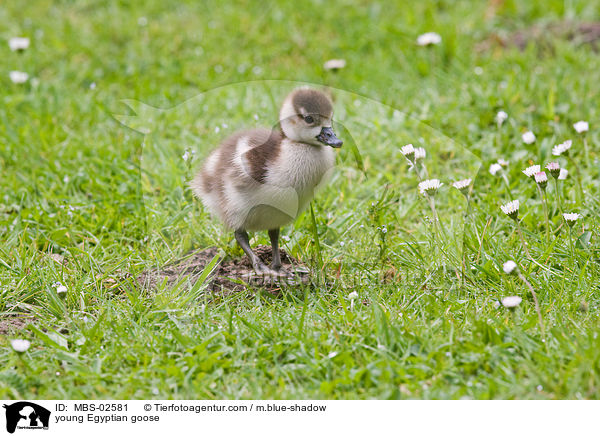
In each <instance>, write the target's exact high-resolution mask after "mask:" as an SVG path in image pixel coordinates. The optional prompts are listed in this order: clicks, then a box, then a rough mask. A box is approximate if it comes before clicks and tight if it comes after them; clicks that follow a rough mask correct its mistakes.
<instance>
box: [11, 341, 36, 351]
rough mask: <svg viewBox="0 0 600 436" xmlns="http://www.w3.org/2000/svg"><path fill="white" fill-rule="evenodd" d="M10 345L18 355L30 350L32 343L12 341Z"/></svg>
mask: <svg viewBox="0 0 600 436" xmlns="http://www.w3.org/2000/svg"><path fill="white" fill-rule="evenodd" d="M10 345H11V346H12V348H13V350H15V351H16V352H17V353H24V352H25V351H27V350H29V347H30V346H31V342H29V341H28V340H27V339H13V340H12V341H10Z"/></svg>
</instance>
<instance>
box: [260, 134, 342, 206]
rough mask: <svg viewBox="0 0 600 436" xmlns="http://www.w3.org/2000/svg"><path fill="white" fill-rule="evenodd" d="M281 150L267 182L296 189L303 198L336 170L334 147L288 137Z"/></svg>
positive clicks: (269, 171)
mask: <svg viewBox="0 0 600 436" xmlns="http://www.w3.org/2000/svg"><path fill="white" fill-rule="evenodd" d="M280 150H281V151H280V152H279V156H278V157H277V159H276V160H275V161H274V162H273V163H272V165H270V166H269V168H268V169H267V177H266V182H267V184H272V185H276V186H281V187H290V188H293V189H294V190H295V191H296V192H297V193H298V196H299V197H300V198H303V197H306V196H307V195H310V196H311V197H312V195H313V191H314V189H315V188H316V187H317V186H318V185H319V184H321V183H322V182H323V181H324V178H327V176H328V175H329V173H330V172H331V170H332V169H333V166H334V164H335V152H334V151H333V149H332V148H331V147H326V146H318V145H309V144H303V143H298V142H293V141H291V140H289V139H284V140H283V141H282V143H281V149H280ZM309 200H310V198H309Z"/></svg>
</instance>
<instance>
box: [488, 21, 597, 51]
mask: <svg viewBox="0 0 600 436" xmlns="http://www.w3.org/2000/svg"><path fill="white" fill-rule="evenodd" d="M552 39H563V40H567V41H571V42H572V43H574V44H575V45H582V44H589V45H591V46H592V48H593V49H594V50H597V49H598V43H599V42H600V22H588V23H578V22H573V21H560V22H554V23H546V24H536V25H534V26H531V27H527V28H525V29H520V30H516V31H514V32H502V31H497V32H494V33H492V34H491V35H489V36H488V37H487V38H486V39H485V40H483V41H482V42H481V43H479V44H478V45H477V47H476V48H477V50H478V51H488V50H491V49H492V48H494V47H511V46H513V47H518V48H519V49H520V50H524V49H525V48H526V47H527V45H528V44H529V43H534V44H536V45H538V46H548V47H549V46H551V43H552Z"/></svg>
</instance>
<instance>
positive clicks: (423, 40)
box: [417, 32, 442, 46]
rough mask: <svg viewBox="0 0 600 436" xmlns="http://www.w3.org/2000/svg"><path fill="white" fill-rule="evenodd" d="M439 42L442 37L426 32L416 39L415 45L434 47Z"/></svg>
mask: <svg viewBox="0 0 600 436" xmlns="http://www.w3.org/2000/svg"><path fill="white" fill-rule="evenodd" d="M440 42H442V37H441V36H440V35H439V34H437V33H435V32H427V33H424V34H422V35H419V36H418V38H417V45H420V46H426V45H436V44H439V43H440Z"/></svg>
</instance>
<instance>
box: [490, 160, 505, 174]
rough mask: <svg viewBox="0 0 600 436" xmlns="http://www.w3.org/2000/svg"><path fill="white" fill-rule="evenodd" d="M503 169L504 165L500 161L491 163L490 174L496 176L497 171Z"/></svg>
mask: <svg viewBox="0 0 600 436" xmlns="http://www.w3.org/2000/svg"><path fill="white" fill-rule="evenodd" d="M501 170H502V165H500V164H499V163H493V164H491V165H490V174H491V175H492V176H495V175H496V173H497V172H498V171H501Z"/></svg>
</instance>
